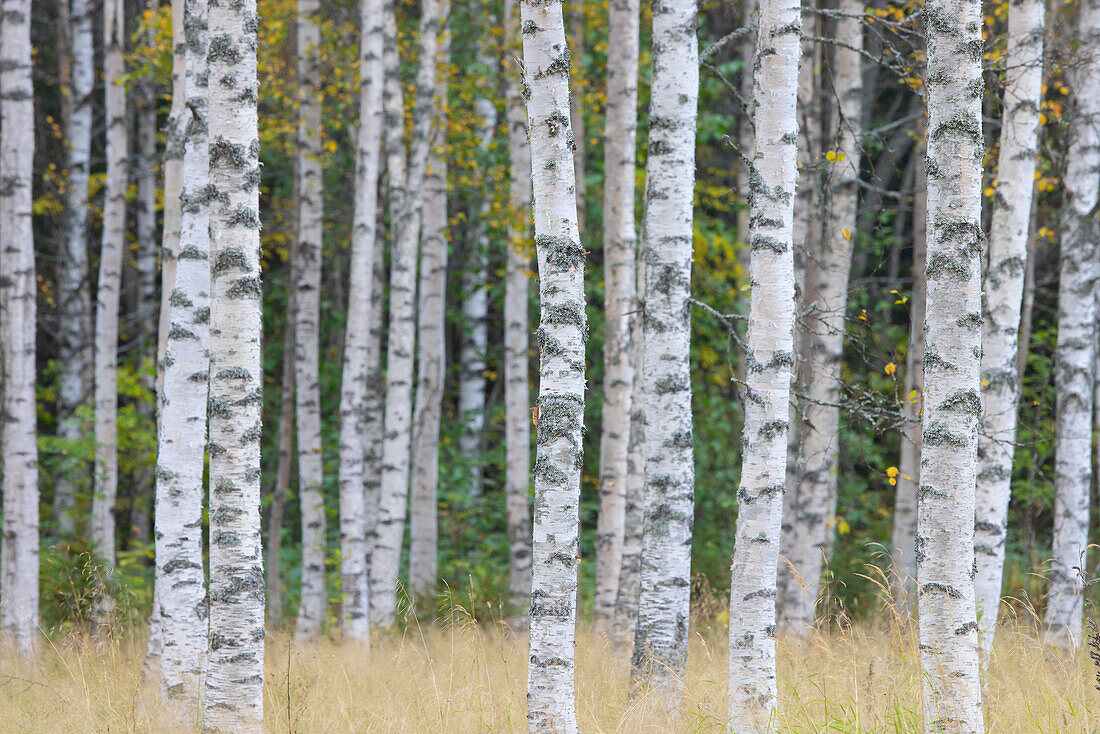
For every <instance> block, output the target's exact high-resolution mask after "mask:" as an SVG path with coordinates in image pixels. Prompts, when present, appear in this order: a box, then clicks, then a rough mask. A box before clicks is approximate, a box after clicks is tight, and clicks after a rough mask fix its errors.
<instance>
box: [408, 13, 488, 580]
mask: <svg viewBox="0 0 1100 734" xmlns="http://www.w3.org/2000/svg"><path fill="white" fill-rule="evenodd" d="M449 12H450V2H449V0H440V9H439V14H440V18H441V21H442V22H445V20H446V18H447V15H448V13H449ZM440 33H441V36H440V42H439V48H440V53H439V59H440V61H441V62H442V63H443V64H444V65H447V66H449V65H450V63H451V61H450V55H451V40H450V33H449V32H447V30H446V29H445V28H442V29H441V30H440ZM432 108H433V109H432V116H433V117H434V118H435V129H434V131H433V135H432V138H433V139H432V148H431V152H430V153H429V155H428V171H427V178H426V180H425V182H424V200H425V201H424V238H423V243H422V244H421V248H420V288H419V297H418V299H417V302H418V304H419V311H418V313H417V322H416V333H417V348H418V349H419V350H420V354H419V357H418V359H417V368H416V378H417V382H416V403H415V405H414V407H413V448H412V489H411V498H410V506H411V508H412V509H411V513H412V517H411V518H410V521H409V589H410V591H412V593H413V594H416V595H418V596H424V595H428V594H431V593H432V592H433V591H434V590H435V586H436V583H437V581H438V580H439V576H438V569H439V563H438V560H437V556H438V551H439V516H438V514H439V513H438V509H439V500H438V490H439V424H440V420H441V419H442V417H443V380H444V378H445V371H444V370H445V368H446V364H445V359H446V333H445V331H444V329H445V327H446V316H447V314H446V310H447V81H446V78H445V77H444V78H443V79H442V80H441V81H440V82H439V84H438V85H437V88H436V89H435V97H434V99H433V100H432ZM482 290H483V291H484V289H482ZM482 381H483V382H484V375H483V376H482ZM481 397H482V400H484V391H483V392H482V396H481ZM479 476H480V472H479Z"/></svg>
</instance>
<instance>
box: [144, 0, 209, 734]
mask: <svg viewBox="0 0 1100 734" xmlns="http://www.w3.org/2000/svg"><path fill="white" fill-rule="evenodd" d="M206 11H207V9H206V0H187V1H186V3H185V9H184V24H185V26H186V27H187V28H189V29H191V31H190V32H189V33H188V36H187V43H186V50H185V67H186V72H185V81H184V88H185V93H186V95H187V106H186V110H187V112H186V113H185V114H186V116H187V119H186V120H185V121H181V122H184V128H183V129H184V131H185V132H184V138H183V167H182V170H181V184H182V187H183V194H182V196H181V208H180V209H181V216H180V243H179V244H180V250H179V254H178V258H177V267H176V282H175V283H174V284H173V286H172V295H171V297H170V298H169V304H170V306H169V308H170V309H171V311H170V314H169V320H170V322H171V324H172V326H171V328H170V329H169V332H168V349H167V352H166V353H165V359H164V392H163V395H162V398H161V406H160V430H159V431H158V432H157V471H156V532H155V533H154V537H155V538H156V580H155V584H156V596H157V603H158V604H159V606H160V609H161V633H162V635H163V636H164V644H163V649H162V652H161V656H160V657H161V660H160V670H161V677H160V682H161V690H162V691H163V693H164V695H165V696H166V697H167V698H168V699H169V700H175V701H176V702H178V704H177V705H178V709H177V714H178V715H179V716H180V721H179V722H178V723H180V724H184V723H190V724H193V723H194V717H195V716H196V714H198V712H199V705H200V701H201V700H202V699H201V697H202V681H203V674H204V671H205V667H206V645H207V626H206V620H207V602H206V577H205V574H204V573H203V547H202V509H203V508H202V505H203V494H204V492H203V489H204V487H203V468H204V467H203V465H204V454H205V450H206V410H207V395H208V387H209V374H210V357H209V348H210V201H209V199H208V193H207V185H208V183H209V182H210V175H209V173H210V167H209V162H210V156H209V149H208V141H207V135H206V133H207V123H208V121H207V118H206V110H207V87H206V83H205V77H206V49H207V36H206V32H205V29H206V18H207V12H206Z"/></svg>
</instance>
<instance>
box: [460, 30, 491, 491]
mask: <svg viewBox="0 0 1100 734" xmlns="http://www.w3.org/2000/svg"><path fill="white" fill-rule="evenodd" d="M484 12H485V13H486V26H491V25H493V20H492V14H491V12H490V11H489V10H488V8H485V10H484ZM484 30H485V32H486V33H488V29H487V28H485V29H484ZM497 64H498V61H497V59H495V58H492V57H490V56H488V55H487V54H485V53H484V52H479V54H478V65H479V66H485V67H487V68H488V69H490V70H491V71H490V72H489V74H488V76H489V79H490V80H491V82H492V83H491V84H490V85H489V91H488V93H487V95H488V94H491V95H495V94H496V91H497V87H498V85H497V84H496V83H495V82H496V78H497V76H498V75H499V68H498V65H497ZM474 106H475V109H476V112H477V117H478V119H479V122H480V126H479V128H478V145H479V148H480V155H481V156H482V161H483V163H482V165H484V166H485V167H486V169H488V167H489V165H490V164H489V157H490V155H491V151H490V148H491V147H492V145H493V137H494V133H495V132H496V127H497V108H496V104H495V103H494V101H493V99H491V98H490V96H482V97H479V98H477V99H476V100H475V102H474ZM479 188H480V191H479V192H478V193H479V194H480V195H481V202H480V206H479V209H478V211H477V212H476V213H475V212H471V219H472V221H473V227H472V228H471V233H470V243H469V248H468V253H467V255H466V260H465V262H464V263H463V264H464V266H465V267H464V268H463V271H462V293H463V299H462V325H463V330H462V339H461V343H462V349H461V351H460V353H459V373H458V413H459V415H460V416H461V418H462V424H463V430H462V433H461V434H459V437H458V445H459V449H460V450H461V451H462V455H463V456H464V457H465V458H466V460H467V461H468V462H469V466H470V474H469V480H468V481H469V488H468V492H469V495H470V496H471V497H475V498H476V497H479V496H480V495H481V476H482V467H481V460H482V452H483V449H484V443H483V439H484V433H485V389H486V379H485V369H486V367H487V364H486V360H487V357H488V355H487V353H486V352H487V350H488V347H489V324H488V322H487V321H486V319H487V318H488V316H489V292H488V290H487V288H488V285H489V247H490V243H489V230H488V226H487V225H488V219H489V217H490V215H491V212H490V209H491V205H492V198H493V182H492V179H491V178H490V177H486V178H485V179H484V181H483V183H482V185H481V186H480V187H479Z"/></svg>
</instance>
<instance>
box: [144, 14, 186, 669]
mask: <svg viewBox="0 0 1100 734" xmlns="http://www.w3.org/2000/svg"><path fill="white" fill-rule="evenodd" d="M170 1H171V8H172V107H171V111H170V113H169V116H168V122H167V125H166V126H165V146H164V221H163V229H162V232H161V247H160V278H161V284H160V289H161V294H160V308H159V310H158V314H157V337H156V339H157V344H156V366H157V375H156V380H155V390H156V406H157V411H158V413H157V428H158V434H159V429H160V409H161V405H162V404H163V396H164V369H165V365H164V358H165V355H166V354H167V352H168V333H169V332H170V331H171V323H172V322H171V311H172V304H171V298H172V291H173V289H174V286H175V282H176V254H177V251H178V250H179V240H180V219H181V217H182V213H183V212H182V203H181V201H180V199H181V195H182V193H183V189H182V176H183V136H184V125H185V118H186V117H188V115H189V113H187V112H186V109H187V108H186V106H185V105H184V102H185V96H186V91H185V86H186V58H185V50H186V48H187V45H186V42H185V38H184V32H183V14H184V4H185V0H170ZM158 441H159V435H158ZM158 461H159V459H158ZM154 479H155V475H154ZM153 495H154V496H153V502H154V504H155V503H156V488H155V486H154V489H153ZM154 514H155V513H154ZM155 522H156V518H155V517H154V523H155ZM162 621H163V609H162V607H161V603H160V585H159V584H157V583H156V575H155V574H154V581H153V611H152V613H151V614H150V615H149V641H148V643H147V644H146V648H145V669H146V674H147V675H148V676H149V677H155V676H159V673H158V672H156V671H157V669H158V667H159V665H160V655H161V652H162V648H163V643H164V635H163V625H162V624H161V622H162ZM154 674H155V675H154Z"/></svg>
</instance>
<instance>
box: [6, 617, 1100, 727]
mask: <svg viewBox="0 0 1100 734" xmlns="http://www.w3.org/2000/svg"><path fill="white" fill-rule="evenodd" d="M723 637H724V633H723V631H722V630H721V629H720V626H719V627H718V628H711V629H709V630H706V631H704V632H703V634H698V633H697V634H695V637H694V639H693V641H692V649H691V655H690V664H689V667H688V673H687V681H686V689H687V700H686V702H685V710H686V711H687V713H686V714H685V715H684V716H683V718H682V719H681V720H680V721H678V722H668V721H661V720H659V719H657V718H655V716H654V715H652V714H651V713H650V712H649V711H647V708H646V706H645V703H644V702H643V703H641V704H638V705H635V706H628V705H627V701H626V687H627V670H626V658H627V655H626V654H624V653H616V651H615V650H614V649H613V647H612V646H611V645H610V644H609V643H607V642H606V641H605V640H603V639H600V638H597V636H596V635H594V634H593V633H591V632H589V631H585V632H582V634H581V635H580V639H579V644H578V648H577V711H578V716H579V719H580V724H581V730H582V731H584V732H629V734H642V733H643V732H669V731H676V732H716V731H722V729H723V727H722V723H723V718H724V708H725V698H726V696H725V691H726V680H727V673H726V650H725V642H724V640H723ZM143 650H144V646H143V645H142V644H141V641H140V640H130V641H124V642H119V643H116V644H115V645H113V646H108V647H105V648H99V649H95V648H94V647H93V646H91V645H89V644H86V643H84V642H81V641H75V640H74V641H70V642H68V643H64V644H53V645H47V647H46V649H45V651H44V655H43V661H42V664H41V666H40V667H35V668H31V667H27V666H20V665H18V664H16V663H14V662H13V661H12V658H11V657H10V656H8V657H5V658H4V664H3V665H2V666H0V732H22V733H27V734H29V733H31V732H48V733H49V734H63V733H65V732H81V733H82V734H83V733H86V732H108V731H109V732H146V731H165V730H166V728H165V727H164V726H163V724H162V722H161V721H159V720H158V716H159V715H160V714H161V713H162V712H161V711H159V710H158V708H157V706H156V704H155V703H154V702H155V701H156V697H155V695H153V694H152V693H151V692H150V691H149V690H148V689H146V688H144V687H143V684H142V654H143ZM526 658H527V651H526V645H525V640H524V639H523V638H522V637H515V636H513V635H510V634H509V633H507V632H506V631H503V630H501V629H498V628H491V629H486V628H484V627H478V626H476V625H474V624H472V623H469V622H466V623H458V624H452V625H449V626H448V627H447V628H441V627H433V628H431V629H422V628H420V627H418V626H416V625H413V626H412V627H410V628H409V629H408V630H407V631H406V632H405V633H404V634H403V635H394V636H391V637H388V638H384V639H382V640H380V641H379V642H378V644H377V645H376V649H375V652H374V654H373V655H372V656H371V657H370V658H367V657H365V656H364V655H362V654H360V653H358V652H356V651H355V650H353V649H350V648H348V647H342V646H339V645H337V644H335V643H333V642H324V643H321V644H319V645H313V646H307V647H302V646H298V645H294V644H292V643H291V641H290V640H289V639H288V637H287V636H285V635H282V634H274V635H272V636H271V637H270V638H269V640H268V656H267V661H268V666H267V670H268V676H267V683H266V701H267V709H266V712H265V719H266V724H267V730H268V731H271V732H302V733H308V734H313V733H314V732H448V733H450V732H456V733H457V732H522V731H525V730H526V720H525V718H524V701H525V696H524V688H525V682H526V676H527V666H526ZM1094 672H1095V671H1094V670H1093V669H1092V667H1091V663H1090V662H1089V660H1088V657H1087V656H1086V655H1081V656H1079V658H1078V659H1077V660H1064V659H1059V658H1057V657H1051V656H1050V655H1049V654H1048V653H1044V652H1043V650H1042V647H1041V645H1040V644H1039V643H1038V639H1037V636H1036V634H1035V633H1034V631H1033V630H1032V629H1029V628H1028V627H1027V626H1026V625H1023V624H1015V625H1013V626H1011V627H1007V628H1005V629H1004V630H1003V633H1002V634H1001V635H1000V643H999V645H998V648H997V651H996V656H995V659H994V661H993V664H992V667H991V669H990V677H989V684H988V694H987V701H986V722H987V729H988V731H990V732H1044V733H1052V732H1096V731H1100V695H1098V694H1097V693H1096V691H1095V689H1094V688H1093V675H1094ZM780 679H781V682H780V686H781V689H780V698H781V706H780V725H779V729H780V731H783V732H912V731H917V730H918V722H919V702H920V680H919V672H918V670H917V666H916V645H915V640H914V639H913V637H912V635H911V634H909V633H901V632H898V631H896V630H891V629H889V628H888V627H887V626H886V625H885V624H884V625H882V626H863V627H851V628H847V629H844V630H840V631H833V632H830V633H828V634H826V635H822V636H819V637H817V638H816V639H813V640H810V641H807V642H792V641H790V640H785V641H781V642H780Z"/></svg>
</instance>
